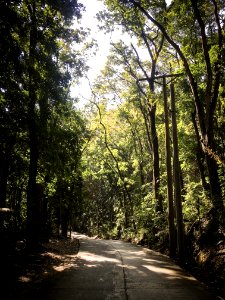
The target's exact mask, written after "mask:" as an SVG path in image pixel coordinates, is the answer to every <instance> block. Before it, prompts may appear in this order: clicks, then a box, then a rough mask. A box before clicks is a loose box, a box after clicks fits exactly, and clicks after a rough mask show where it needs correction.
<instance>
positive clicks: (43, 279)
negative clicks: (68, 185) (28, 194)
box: [1, 238, 225, 300]
mask: <svg viewBox="0 0 225 300" xmlns="http://www.w3.org/2000/svg"><path fill="white" fill-rule="evenodd" d="M223 250H224V251H225V249H223ZM78 251H79V240H77V239H75V238H71V239H70V238H67V239H65V238H64V239H58V238H52V239H50V240H49V242H48V243H45V244H42V246H41V247H40V249H38V251H36V252H33V253H26V252H25V251H24V250H23V249H22V250H18V251H17V252H16V253H14V254H11V255H9V256H8V257H7V258H6V259H4V260H3V266H4V267H3V268H2V269H1V270H2V271H3V272H4V274H2V276H1V278H3V279H2V280H1V283H2V287H3V293H4V294H5V295H6V296H5V298H4V299H3V300H11V299H17V300H28V299H31V295H32V299H34V295H35V294H37V292H38V291H39V290H40V289H42V288H44V287H46V286H47V285H48V283H49V282H51V280H53V279H54V278H56V276H59V274H60V273H61V272H62V271H64V270H66V269H68V268H71V267H72V266H73V264H74V261H75V259H76V256H77V253H78ZM215 257H216V255H215ZM218 257H220V259H221V255H218ZM223 257H224V256H223ZM223 265H224V263H223ZM211 268H212V266H211ZM190 269H191V268H190V267H189V268H188V271H189V272H190V273H192V275H194V276H195V277H196V278H197V279H198V280H199V281H201V282H203V283H205V284H206V285H207V286H209V287H211V288H212V289H214V290H215V292H216V294H218V295H220V296H221V298H219V299H225V298H224V296H225V295H224V279H223V280H222V281H221V282H218V279H216V278H217V276H216V274H215V273H214V272H213V269H211V272H207V271H206V270H204V272H202V270H201V269H196V268H195V269H194V270H192V272H191V270H190ZM212 274H214V276H213V280H212ZM216 280H217V282H216ZM1 294H2V293H1ZM1 299H2V298H1Z"/></svg>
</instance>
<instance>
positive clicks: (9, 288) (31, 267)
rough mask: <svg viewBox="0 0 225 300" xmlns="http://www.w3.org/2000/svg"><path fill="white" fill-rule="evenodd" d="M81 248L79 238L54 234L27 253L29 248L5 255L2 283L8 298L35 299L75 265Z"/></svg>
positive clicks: (18, 299)
mask: <svg viewBox="0 0 225 300" xmlns="http://www.w3.org/2000/svg"><path fill="white" fill-rule="evenodd" d="M78 251H79V241H78V240H77V239H74V238H73V239H69V238H68V239H57V238H52V239H50V240H49V242H48V243H44V244H42V245H41V246H40V247H39V249H38V250H36V251H32V252H29V253H27V252H26V251H25V249H22V250H20V251H16V252H14V253H13V254H10V255H8V256H6V257H5V258H4V261H3V268H2V269H1V271H3V274H2V276H1V278H2V286H3V292H4V293H3V294H5V298H4V299H3V300H6V299H7V300H8V299H10V300H11V299H17V300H20V299H21V300H22V299H31V298H30V296H31V295H32V299H33V298H34V297H33V296H34V295H35V293H36V292H37V291H39V290H40V289H41V288H43V287H44V286H45V285H46V284H47V283H48V282H49V281H51V280H52V279H54V278H55V277H56V276H57V274H60V273H61V272H62V271H64V270H66V269H69V268H71V267H72V266H73V264H74V261H75V258H76V255H77V253H78Z"/></svg>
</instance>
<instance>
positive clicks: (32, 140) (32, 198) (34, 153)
mask: <svg viewBox="0 0 225 300" xmlns="http://www.w3.org/2000/svg"><path fill="white" fill-rule="evenodd" d="M28 9H29V12H30V15H31V22H32V23H31V30H30V49H29V52H30V53H29V66H28V72H29V88H28V89H29V99H28V130H29V147H30V164H29V179H28V188H27V245H28V247H34V246H36V243H37V238H38V237H37V232H38V228H37V223H36V221H37V220H36V212H35V210H36V204H37V199H36V178H37V168H38V139H37V125H36V113H35V104H36V88H35V78H34V77H35V76H34V61H35V48H36V44H37V28H36V16H35V10H36V7H35V3H33V4H32V5H28Z"/></svg>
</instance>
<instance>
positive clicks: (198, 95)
mask: <svg viewBox="0 0 225 300" xmlns="http://www.w3.org/2000/svg"><path fill="white" fill-rule="evenodd" d="M122 2H123V3H124V5H125V7H127V9H130V7H132V6H133V7H134V8H136V9H138V10H139V11H140V12H141V13H143V15H145V16H146V18H147V19H148V20H150V21H151V22H152V23H153V24H154V25H155V26H157V27H158V28H159V29H160V31H161V32H162V34H163V35H164V37H165V39H166V40H167V42H168V43H169V44H170V45H171V46H172V47H173V49H174V51H176V52H177V53H178V55H179V57H180V59H181V61H182V63H183V67H184V70H185V72H186V74H187V77H188V79H189V84H190V86H191V90H192V94H193V98H194V103H195V107H196V111H197V116H198V126H199V132H200V137H198V138H199V139H200V141H201V145H202V149H203V151H204V153H205V159H206V163H207V168H208V176H209V182H210V188H211V198H212V203H213V206H214V207H215V208H216V210H217V212H218V214H220V212H223V200H222V197H221V187H220V181H219V175H218V166H217V162H216V160H215V159H213V158H212V157H211V155H210V149H211V150H212V151H213V152H215V151H216V149H217V145H216V141H215V132H214V128H215V123H214V121H212V120H214V119H215V118H214V117H215V111H216V107H217V103H218V96H219V86H220V80H221V74H222V51H223V49H222V42H223V35H222V27H221V17H220V11H222V9H223V5H222V3H220V2H217V1H214V0H213V1H210V3H209V5H208V2H207V4H206V2H205V1H201V2H200V1H189V2H187V3H184V2H183V3H182V5H180V3H179V1H174V2H173V4H172V5H171V7H170V9H168V11H167V17H166V18H165V19H166V20H164V21H165V22H160V21H159V19H158V18H156V17H157V16H156V17H154V16H152V15H151V12H150V11H152V12H154V9H152V8H151V7H150V6H149V5H148V4H147V3H145V4H146V5H145V4H144V2H143V3H141V2H139V1H133V0H131V1H122ZM206 5H207V10H206V12H207V13H206V14H204V13H203V7H204V8H206ZM184 11H185V14H183V12H184ZM186 12H188V13H186ZM175 14H176V15H175ZM178 15H179V18H180V20H183V21H182V23H183V24H184V25H183V26H181V27H176V30H175V26H176V25H177V20H178V19H177V16H178ZM175 16H176V17H175ZM174 21H175V22H174ZM189 21H191V22H192V24H193V31H192V32H190V30H189V32H190V34H191V33H192V35H194V34H196V37H197V39H199V42H200V43H201V45H202V48H200V47H199V42H198V44H197V45H196V43H195V44H194V47H196V46H197V47H196V49H194V48H193V47H187V40H186V39H185V38H183V39H181V40H180V38H181V36H182V35H181V33H182V31H183V30H184V27H185V29H187V24H188V22H189ZM172 22H173V23H172ZM179 24H181V22H180V23H179ZM174 25H175V26H174ZM207 26H209V28H211V29H212V30H211V31H210V30H208V29H207ZM170 28H173V29H172V33H173V37H171V35H170V33H171V32H170ZM177 28H181V29H180V30H177ZM178 38H179V41H178ZM196 42H197V41H196ZM180 44H181V46H182V47H181V46H180ZM185 46H186V48H185V49H187V52H185V51H184V50H183V49H184V47H185ZM182 48H183V49H182ZM196 50H197V51H196ZM188 51H189V52H188ZM194 51H195V52H194ZM193 52H194V53H195V55H196V56H197V57H198V58H200V60H201V62H202V65H203V68H202V70H199V71H200V74H201V75H202V77H201V80H200V81H201V84H200V87H199V84H198V81H199V80H198V76H199V73H198V74H196V72H195V70H194V68H193V63H192V61H191V59H190V57H191V55H192V54H193ZM202 72H204V74H206V76H204V75H203V74H202Z"/></svg>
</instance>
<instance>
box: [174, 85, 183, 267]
mask: <svg viewBox="0 0 225 300" xmlns="http://www.w3.org/2000/svg"><path fill="white" fill-rule="evenodd" d="M170 96H171V110H172V130H173V160H174V162H173V163H174V172H173V173H174V174H173V178H174V202H175V211H176V219H177V253H178V259H179V261H180V262H183V261H184V256H185V255H184V224H183V212H182V198H181V182H180V163H179V150H178V139H177V120H176V106H175V93H174V84H173V83H171V85H170Z"/></svg>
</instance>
